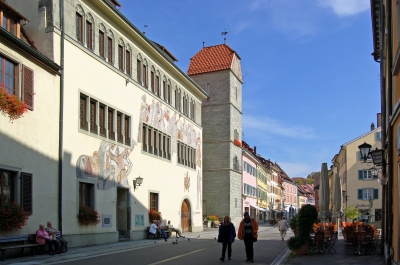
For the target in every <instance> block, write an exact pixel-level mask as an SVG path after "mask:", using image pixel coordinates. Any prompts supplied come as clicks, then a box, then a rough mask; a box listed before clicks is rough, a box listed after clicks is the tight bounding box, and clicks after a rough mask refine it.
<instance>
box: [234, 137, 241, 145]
mask: <svg viewBox="0 0 400 265" xmlns="http://www.w3.org/2000/svg"><path fill="white" fill-rule="evenodd" d="M234 143H235V145H237V146H239V147H242V143H241V142H240V141H239V140H238V139H235V140H234Z"/></svg>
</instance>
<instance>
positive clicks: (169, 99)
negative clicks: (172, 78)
mask: <svg viewBox="0 0 400 265" xmlns="http://www.w3.org/2000/svg"><path fill="white" fill-rule="evenodd" d="M167 91H168V92H167V102H168V103H169V104H171V103H172V100H171V97H172V94H171V85H170V84H167Z"/></svg>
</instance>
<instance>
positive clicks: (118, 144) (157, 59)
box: [12, 0, 206, 246]
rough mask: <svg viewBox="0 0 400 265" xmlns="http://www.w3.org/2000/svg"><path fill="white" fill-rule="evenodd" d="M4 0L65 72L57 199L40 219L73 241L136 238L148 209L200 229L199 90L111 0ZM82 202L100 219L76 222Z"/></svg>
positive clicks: (185, 226) (146, 222) (201, 93)
mask: <svg viewBox="0 0 400 265" xmlns="http://www.w3.org/2000/svg"><path fill="white" fill-rule="evenodd" d="M12 5H13V6H14V7H15V8H17V9H18V10H21V12H25V13H27V17H28V18H29V19H30V20H31V22H32V23H29V24H28V25H29V26H28V25H27V28H26V30H27V32H29V35H30V36H32V39H33V41H34V43H37V47H38V50H40V51H42V52H43V53H44V54H45V55H47V56H48V57H49V58H53V59H54V60H56V61H60V64H61V66H62V68H63V69H64V70H63V82H64V83H63V86H64V87H65V89H64V91H63V93H64V94H63V105H64V108H63V110H64V116H63V117H62V118H63V135H64V137H63V139H62V141H63V145H62V147H61V148H62V160H61V162H62V172H61V174H62V177H61V179H60V180H59V182H58V183H60V181H62V190H61V191H60V192H61V201H62V204H61V205H60V206H59V207H57V208H55V209H57V211H58V212H59V215H58V218H57V216H50V217H49V218H50V219H51V220H49V221H53V223H57V222H56V219H58V223H59V227H58V228H59V229H62V231H63V234H64V237H66V238H67V239H69V240H72V241H74V245H75V246H80V245H88V244H102V243H110V242H116V241H118V240H120V239H122V238H129V239H141V238H143V237H144V236H145V235H146V227H148V226H149V220H150V216H149V211H157V212H162V217H163V219H164V223H165V221H166V220H171V222H172V223H173V224H174V226H176V227H179V228H180V229H182V230H183V231H200V230H202V229H203V213H202V206H203V205H202V201H203V198H202V189H203V187H202V183H203V180H202V163H203V159H202V158H203V156H202V138H203V135H202V126H201V104H202V100H203V99H205V98H206V93H205V91H203V90H202V89H201V87H199V86H198V85H197V84H196V83H194V82H193V81H192V80H191V79H190V78H189V77H188V76H187V75H186V74H185V73H184V72H183V71H182V70H181V69H179V68H178V67H177V66H176V65H175V64H174V60H175V58H174V57H173V55H172V54H171V53H170V52H169V51H168V50H166V49H165V47H162V46H161V45H159V44H157V43H155V42H153V41H152V40H150V39H148V38H147V37H146V36H145V35H144V34H143V33H142V32H141V31H139V30H138V29H137V28H136V27H135V26H134V25H133V24H132V23H131V22H130V21H129V20H128V19H127V18H126V17H125V16H124V15H123V14H122V13H121V11H120V10H119V8H120V6H119V3H118V1H108V0H101V1H98V0H82V1H60V0H53V1H29V2H26V1H23V0H15V1H12ZM60 47H61V48H60ZM101 77H103V78H101ZM49 199H50V198H49ZM84 207H88V208H91V209H96V210H97V211H98V213H99V214H100V217H101V223H100V224H98V225H95V226H82V225H79V222H78V219H77V218H76V216H77V214H78V212H79V211H80V209H81V208H84ZM57 211H56V212H57Z"/></svg>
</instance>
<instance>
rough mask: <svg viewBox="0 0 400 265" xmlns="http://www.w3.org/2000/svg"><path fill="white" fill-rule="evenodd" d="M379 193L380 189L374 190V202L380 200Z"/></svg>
mask: <svg viewBox="0 0 400 265" xmlns="http://www.w3.org/2000/svg"><path fill="white" fill-rule="evenodd" d="M378 193H379V189H374V197H373V199H374V200H376V199H378V195H379V194H378Z"/></svg>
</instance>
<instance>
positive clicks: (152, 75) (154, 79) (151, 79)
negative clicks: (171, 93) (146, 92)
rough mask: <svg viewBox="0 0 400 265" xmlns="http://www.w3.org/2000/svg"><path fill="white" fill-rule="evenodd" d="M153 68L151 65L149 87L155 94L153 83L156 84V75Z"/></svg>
mask: <svg viewBox="0 0 400 265" xmlns="http://www.w3.org/2000/svg"><path fill="white" fill-rule="evenodd" d="M155 71H156V70H155V68H154V66H153V65H152V66H151V70H150V86H151V92H153V93H156V88H155V86H156V85H155V83H156V73H155Z"/></svg>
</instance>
